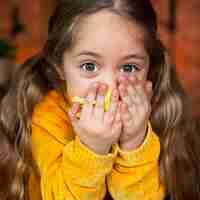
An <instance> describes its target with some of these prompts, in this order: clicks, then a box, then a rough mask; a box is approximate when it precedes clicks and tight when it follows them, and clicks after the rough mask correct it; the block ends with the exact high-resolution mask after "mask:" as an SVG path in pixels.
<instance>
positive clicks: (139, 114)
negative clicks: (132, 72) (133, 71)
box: [118, 77, 152, 150]
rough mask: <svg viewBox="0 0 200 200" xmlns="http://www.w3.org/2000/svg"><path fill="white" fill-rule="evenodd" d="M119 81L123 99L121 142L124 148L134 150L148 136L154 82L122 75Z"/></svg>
mask: <svg viewBox="0 0 200 200" xmlns="http://www.w3.org/2000/svg"><path fill="white" fill-rule="evenodd" d="M118 81H119V91H120V97H121V100H122V102H121V105H120V111H121V112H120V113H121V118H122V135H121V136H120V141H119V143H120V147H121V148H122V149H123V150H133V149H135V148H137V147H138V146H139V145H141V144H142V142H143V140H144V138H145V136H146V129H147V122H148V119H149V116H150V112H151V105H150V99H151V96H152V83H151V82H149V81H147V82H144V81H139V80H138V79H137V78H136V77H130V78H126V77H120V78H119V80H118Z"/></svg>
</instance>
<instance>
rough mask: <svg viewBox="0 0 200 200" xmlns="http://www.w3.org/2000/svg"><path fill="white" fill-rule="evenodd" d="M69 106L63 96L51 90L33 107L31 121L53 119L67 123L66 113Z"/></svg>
mask: <svg viewBox="0 0 200 200" xmlns="http://www.w3.org/2000/svg"><path fill="white" fill-rule="evenodd" d="M68 110H69V105H68V103H67V101H66V99H65V98H64V96H63V95H62V94H61V93H59V92H58V91H56V90H51V91H49V92H48V93H47V95H46V96H44V98H43V99H42V100H41V101H40V102H39V103H38V104H37V105H36V106H35V108H34V111H33V115H32V120H33V121H37V119H38V118H41V117H42V118H52V117H53V118H55V119H58V118H59V119H63V120H65V121H66V120H67V121H68V117H67V113H68Z"/></svg>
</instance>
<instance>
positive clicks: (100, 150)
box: [80, 140, 111, 155]
mask: <svg viewBox="0 0 200 200" xmlns="http://www.w3.org/2000/svg"><path fill="white" fill-rule="evenodd" d="M80 142H81V143H82V144H83V145H84V146H86V147H87V148H89V149H90V150H91V151H93V152H94V153H96V154H99V155H106V154H108V153H109V152H110V149H111V145H106V146H104V145H100V146H99V145H97V144H94V143H92V144H87V143H85V142H83V141H81V140H80Z"/></svg>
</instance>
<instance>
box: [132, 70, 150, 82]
mask: <svg viewBox="0 0 200 200" xmlns="http://www.w3.org/2000/svg"><path fill="white" fill-rule="evenodd" d="M135 76H136V78H137V79H138V80H141V81H145V80H147V76H148V69H146V68H145V69H143V70H141V71H139V72H137V73H136V74H135Z"/></svg>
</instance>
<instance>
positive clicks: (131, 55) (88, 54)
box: [77, 50, 146, 60]
mask: <svg viewBox="0 0 200 200" xmlns="http://www.w3.org/2000/svg"><path fill="white" fill-rule="evenodd" d="M79 56H92V57H95V58H101V57H102V56H101V55H100V54H98V53H95V52H91V51H86V50H84V51H82V52H81V53H79V54H78V55H77V57H79ZM131 58H136V59H140V60H145V59H146V56H143V55H139V54H136V53H133V54H129V55H126V56H124V57H123V60H127V59H131Z"/></svg>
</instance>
